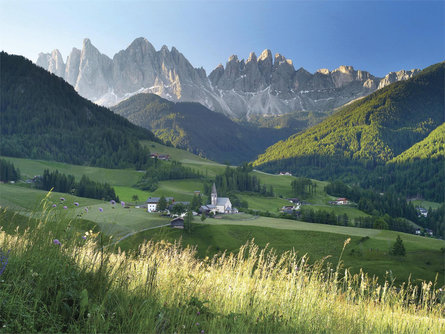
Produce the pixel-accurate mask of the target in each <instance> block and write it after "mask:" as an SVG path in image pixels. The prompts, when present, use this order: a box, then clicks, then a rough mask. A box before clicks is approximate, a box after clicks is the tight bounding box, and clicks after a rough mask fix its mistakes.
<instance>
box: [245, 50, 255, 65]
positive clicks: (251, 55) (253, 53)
mask: <svg viewBox="0 0 445 334" xmlns="http://www.w3.org/2000/svg"><path fill="white" fill-rule="evenodd" d="M251 61H254V62H256V61H257V57H256V54H255V52H251V53H249V58H247V62H246V63H249V62H251Z"/></svg>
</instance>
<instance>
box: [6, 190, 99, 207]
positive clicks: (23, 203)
mask: <svg viewBox="0 0 445 334" xmlns="http://www.w3.org/2000/svg"><path fill="white" fill-rule="evenodd" d="M47 194H48V192H47V191H42V190H36V189H29V188H25V187H19V186H17V185H10V184H0V206H2V207H3V208H10V209H13V210H17V211H35V210H36V209H38V208H39V206H40V202H41V201H42V199H43V198H44V197H45V196H46V195H47ZM61 197H63V198H65V202H64V203H65V205H67V206H68V207H70V208H73V207H74V202H78V203H80V205H95V204H100V203H103V202H102V201H99V200H96V199H91V198H84V197H77V196H72V195H69V194H63V193H57V192H53V193H51V195H50V196H49V197H48V198H49V200H50V201H51V202H52V203H57V204H59V203H61V201H60V198H61Z"/></svg>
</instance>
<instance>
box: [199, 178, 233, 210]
mask: <svg viewBox="0 0 445 334" xmlns="http://www.w3.org/2000/svg"><path fill="white" fill-rule="evenodd" d="M210 198H211V204H207V205H203V206H201V211H202V212H213V213H233V211H234V210H233V209H232V203H231V202H230V199H229V198H228V197H218V193H217V192H216V186H215V184H213V187H212V193H211V194H210ZM235 210H236V209H235Z"/></svg>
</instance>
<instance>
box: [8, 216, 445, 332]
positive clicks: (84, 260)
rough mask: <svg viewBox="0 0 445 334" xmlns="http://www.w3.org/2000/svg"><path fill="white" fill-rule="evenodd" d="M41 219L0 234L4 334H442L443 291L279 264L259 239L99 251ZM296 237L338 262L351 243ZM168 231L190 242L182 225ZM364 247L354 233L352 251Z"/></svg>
mask: <svg viewBox="0 0 445 334" xmlns="http://www.w3.org/2000/svg"><path fill="white" fill-rule="evenodd" d="M110 210H113V209H110ZM114 210H116V209H114ZM104 212H105V210H104ZM0 218H1V217H0ZM243 218H246V217H245V216H244V217H243ZM40 220H41V221H43V222H44V223H43V224H39V225H38V226H37V227H36V228H34V229H31V230H30V231H28V232H26V233H21V234H17V233H16V232H10V234H7V233H5V232H4V231H0V249H3V250H10V252H9V253H8V254H7V256H8V260H9V261H8V263H7V265H6V267H3V268H2V270H3V269H5V270H4V271H3V272H2V276H1V278H2V279H1V282H0V300H1V318H0V325H1V331H2V332H7V333H34V332H51V333H52V332H57V333H60V332H68V333H90V332H97V333H178V334H179V333H181V334H182V333H201V334H205V333H309V334H312V333H334V334H337V333H338V334H340V333H341V334H344V333H351V334H352V333H354V334H355V333H434V334H436V333H443V332H444V331H445V322H444V321H443V314H444V312H445V307H444V304H443V302H444V299H445V295H444V294H443V292H441V291H439V290H438V287H437V286H432V285H431V284H422V285H419V286H416V287H414V286H413V285H412V284H407V285H405V286H404V287H403V288H398V287H397V286H395V285H392V284H391V283H389V284H388V282H385V283H384V284H383V285H380V284H379V282H377V281H376V280H373V279H371V278H369V277H368V276H367V275H366V274H358V275H352V274H351V273H350V272H348V271H346V273H347V275H346V274H344V273H345V270H344V268H342V267H341V266H338V267H336V263H335V261H334V263H333V264H334V267H331V268H332V270H330V268H329V267H328V268H326V267H325V266H323V265H322V264H316V265H312V264H309V263H308V261H307V258H305V257H302V256H301V254H297V253H295V252H287V253H284V254H283V255H282V256H279V257H277V256H275V255H274V254H273V253H270V252H267V251H264V250H261V249H259V248H258V247H257V246H256V245H254V244H249V245H247V246H243V247H241V249H239V250H238V251H237V252H236V253H237V254H234V255H232V254H222V255H220V256H216V257H213V258H204V259H199V258H196V256H195V253H194V251H193V250H192V249H190V248H186V249H183V248H181V247H179V246H178V245H172V244H170V243H168V242H166V241H165V240H164V239H165V238H166V237H162V239H163V240H162V241H160V242H157V243H154V242H150V243H147V244H144V245H142V246H141V247H140V248H139V249H138V250H137V251H136V252H130V253H128V252H122V251H121V250H119V249H116V248H104V247H102V245H103V244H102V238H101V237H100V235H97V234H95V233H93V234H90V233H88V234H84V233H82V232H79V231H78V230H75V229H71V228H66V227H67V226H68V225H67V224H71V223H72V222H69V221H67V220H53V219H47V215H46V213H43V214H42V216H41V217H40ZM74 223H76V222H74ZM277 232H278V231H277V230H275V229H257V230H253V229H251V228H250V229H249V227H244V226H238V227H236V228H232V227H227V226H224V225H221V226H216V225H215V226H214V225H211V224H200V225H194V230H193V232H192V236H194V237H195V238H198V236H200V237H201V238H200V242H201V243H203V245H204V246H205V245H206V244H208V243H209V241H208V240H207V238H208V237H211V238H213V240H211V241H212V244H218V243H224V242H226V243H228V241H230V240H238V242H239V241H241V240H243V239H245V238H251V237H253V236H256V237H257V238H258V240H260V239H263V240H264V241H266V240H265V239H267V238H268V237H271V236H273V234H274V233H277ZM290 232H292V233H290ZM290 232H289V233H286V235H284V236H283V234H280V238H282V242H281V246H282V247H283V249H285V248H288V247H290V246H291V245H293V246H295V247H294V248H296V247H298V243H300V242H304V241H305V240H308V239H309V240H311V241H312V251H313V252H316V251H318V250H317V249H316V247H318V246H317V245H319V244H325V245H326V247H327V248H328V249H330V250H331V251H332V252H333V253H335V255H336V256H338V254H339V253H340V252H341V251H342V248H343V247H344V246H343V245H345V244H346V243H344V240H343V236H342V235H341V234H337V235H335V234H332V235H329V236H328V237H329V238H326V237H323V236H322V235H320V234H317V233H316V232H307V233H297V232H298V231H290ZM162 233H163V232H162ZM162 233H161V234H162ZM166 233H172V234H175V233H176V234H177V235H179V234H184V236H183V241H184V240H186V238H187V235H186V234H187V233H183V232H181V231H178V230H166ZM274 239H277V238H274ZM263 240H261V242H264V241H263ZM125 241H127V239H125V240H124V241H123V242H122V243H124V242H125ZM359 241H360V239H358V238H357V237H353V238H352V239H351V240H350V245H351V244H357V242H359ZM235 243H236V242H233V245H234V244H235ZM275 243H277V242H275ZM228 246H229V244H228ZM348 246H349V245H348ZM348 246H347V247H348ZM278 247H280V244H278V243H277V248H278ZM296 249H297V248H296ZM346 252H348V248H346ZM2 260H3V258H2ZM345 260H347V259H345ZM2 262H3V261H2Z"/></svg>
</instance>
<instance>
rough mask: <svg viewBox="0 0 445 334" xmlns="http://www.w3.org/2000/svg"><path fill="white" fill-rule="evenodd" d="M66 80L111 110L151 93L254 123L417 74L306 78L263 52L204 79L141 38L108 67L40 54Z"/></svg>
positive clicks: (86, 53)
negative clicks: (253, 119)
mask: <svg viewBox="0 0 445 334" xmlns="http://www.w3.org/2000/svg"><path fill="white" fill-rule="evenodd" d="M36 64H37V65H39V66H41V67H43V68H44V69H46V70H48V71H49V72H51V73H54V74H55V75H57V76H59V77H62V78H64V79H65V80H66V81H67V82H68V83H69V84H71V85H72V86H73V87H74V88H75V89H76V91H77V92H78V93H79V94H80V95H81V96H83V97H85V98H87V99H89V100H91V101H93V102H95V103H97V104H100V105H104V106H113V105H116V104H117V103H119V102H121V101H123V100H125V99H127V98H128V97H130V96H132V95H135V94H137V93H154V94H157V95H159V96H161V97H164V98H166V99H168V100H170V101H174V102H178V101H182V102H198V103H201V104H202V105H204V106H206V107H207V108H209V109H211V110H213V111H217V112H222V113H224V114H226V115H228V116H230V117H232V118H234V119H249V118H250V117H251V116H253V115H267V116H271V115H282V114H286V113H290V112H295V111H328V110H332V109H334V108H337V107H340V106H342V105H344V104H346V103H348V102H350V101H353V100H355V99H357V98H361V97H363V96H366V95H368V94H370V93H372V92H373V91H375V90H377V89H379V88H382V87H385V86H387V85H388V84H390V83H393V82H395V81H399V80H406V79H408V78H410V77H412V76H413V75H415V74H416V73H418V71H419V70H416V69H414V70H410V71H404V70H402V71H399V72H391V73H389V74H388V75H386V76H385V77H384V78H379V77H375V76H373V75H372V74H370V73H368V72H366V71H361V70H355V69H354V68H353V67H352V66H340V67H339V68H337V69H335V70H333V71H329V70H327V69H320V70H318V71H316V72H315V73H309V72H308V71H306V70H305V69H304V68H299V69H298V70H295V68H294V65H293V63H292V61H291V60H290V59H287V58H285V57H284V56H282V55H280V54H278V53H277V54H275V56H273V55H272V52H271V51H270V50H264V51H263V52H262V53H261V55H260V56H259V57H257V56H256V55H255V53H253V52H252V53H250V55H249V57H248V58H247V60H246V61H245V60H244V59H242V60H239V59H238V57H237V56H236V55H233V56H231V57H230V58H229V60H228V61H227V63H226V66H225V67H224V66H223V65H219V66H218V67H217V68H215V69H214V70H213V71H212V72H211V73H210V74H209V75H208V76H207V74H206V72H205V70H204V69H203V68H194V67H193V66H192V65H191V63H190V62H189V61H188V60H187V59H186V58H185V57H184V55H183V54H182V53H180V52H179V51H178V50H177V49H176V48H175V47H172V48H171V49H170V50H169V49H168V47H167V46H165V45H164V46H162V48H161V49H160V50H158V51H157V50H156V49H155V48H154V47H153V45H152V44H150V42H149V41H147V40H146V39H145V38H137V39H135V40H134V41H133V42H132V43H131V44H130V45H129V46H128V47H127V48H126V49H125V50H121V51H119V52H118V53H117V54H115V55H114V57H113V59H111V58H109V57H108V56H106V55H104V54H102V53H100V51H99V50H98V49H97V48H96V47H94V46H93V44H92V43H91V41H90V40H89V39H85V40H84V41H83V46H82V50H79V49H76V48H73V49H72V51H71V53H70V55H69V56H68V57H67V59H66V62H64V61H63V57H62V55H61V54H60V52H59V51H58V50H54V51H53V52H52V53H41V54H39V57H38V59H37V62H36Z"/></svg>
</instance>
